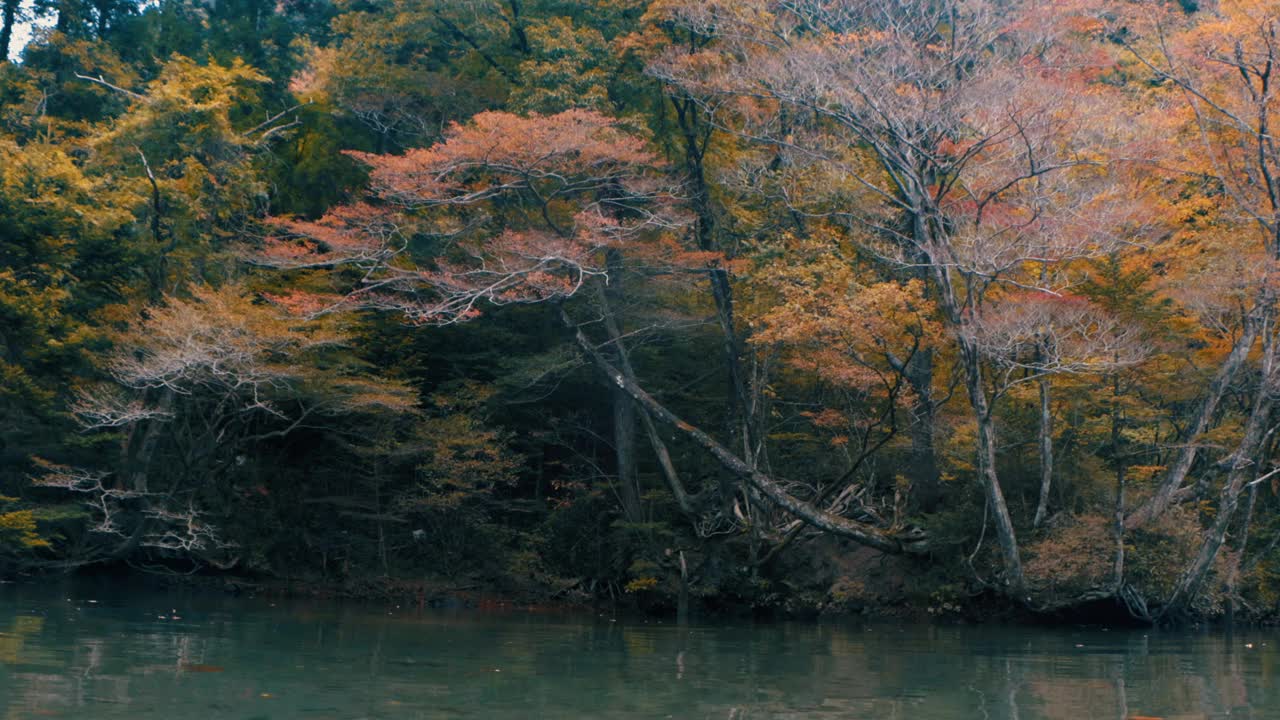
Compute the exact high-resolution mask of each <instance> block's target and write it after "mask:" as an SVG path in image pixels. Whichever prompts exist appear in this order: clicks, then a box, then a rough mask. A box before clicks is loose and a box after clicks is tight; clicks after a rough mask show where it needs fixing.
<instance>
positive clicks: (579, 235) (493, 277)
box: [258, 110, 684, 324]
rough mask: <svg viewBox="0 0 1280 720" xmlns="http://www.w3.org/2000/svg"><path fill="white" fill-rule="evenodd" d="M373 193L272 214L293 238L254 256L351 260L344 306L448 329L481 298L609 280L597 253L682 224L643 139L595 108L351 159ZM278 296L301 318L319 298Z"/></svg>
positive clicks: (303, 262) (495, 116)
mask: <svg viewBox="0 0 1280 720" xmlns="http://www.w3.org/2000/svg"><path fill="white" fill-rule="evenodd" d="M351 154H352V155H353V156H354V157H357V158H358V159H360V160H361V161H363V162H365V163H366V164H368V165H369V166H370V168H371V173H370V183H371V189H372V191H373V194H374V196H375V197H374V199H373V200H371V201H369V202H366V203H356V204H352V205H348V206H344V207H340V208H337V209H335V210H333V211H332V212H330V213H329V214H328V215H326V216H325V217H323V218H321V219H320V220H318V221H314V222H305V221H295V220H278V221H277V225H278V226H280V227H281V228H283V229H285V230H287V231H288V232H289V233H291V234H292V235H293V236H294V237H293V238H287V239H281V238H276V239H273V240H270V241H269V242H268V243H267V248H266V250H265V252H264V253H263V254H262V255H261V256H260V257H259V258H258V260H259V262H261V263H263V264H269V265H274V266H277V267H286V268H303V267H336V266H342V265H354V266H357V267H359V268H361V269H362V271H363V277H362V278H361V279H360V281H359V284H358V285H356V286H355V287H352V288H351V290H350V292H349V294H348V296H347V299H346V302H345V303H344V305H345V306H346V307H361V308H373V309H382V310H394V311H398V312H401V313H404V314H405V315H406V316H407V317H408V318H409V319H410V320H411V321H412V322H415V323H421V324H450V323H454V322H460V321H465V320H469V319H472V318H474V317H476V316H477V315H478V314H479V313H480V312H481V308H482V307H483V305H485V304H490V305H506V304H512V303H534V302H541V301H544V300H549V299H552V298H565V297H570V296H572V295H574V294H575V293H576V292H578V290H580V289H581V288H582V286H583V284H584V283H585V282H586V281H587V280H588V279H590V278H592V277H595V276H602V275H603V274H604V267H603V258H602V252H601V251H602V250H604V249H605V248H614V247H622V246H626V245H629V244H632V243H633V242H635V241H637V240H639V239H641V238H645V239H656V238H661V236H662V234H663V233H665V232H667V231H670V230H675V229H678V228H679V227H680V226H681V225H682V224H683V222H684V220H683V219H682V218H680V217H679V216H678V215H676V214H675V213H673V212H671V211H670V206H671V205H672V200H673V195H672V193H670V192H669V191H667V190H666V189H665V188H663V187H662V186H661V184H660V183H659V182H658V180H657V179H656V177H655V176H654V175H653V169H654V167H655V166H656V165H657V163H656V160H655V158H654V157H653V156H652V155H651V154H650V153H649V152H648V151H647V150H645V147H644V141H643V140H642V139H641V138H639V137H636V136H635V135H633V134H631V133H629V132H627V131H625V130H624V129H623V128H622V127H621V126H620V125H619V123H617V122H616V121H614V120H612V119H610V118H608V117H605V116H604V115H601V114H600V113H597V112H594V111H590V110H569V111H566V112H562V113H559V114H556V115H537V114H530V115H528V116H519V115H513V114H511V113H503V112H485V113H480V114H479V115H476V116H475V117H474V118H472V119H471V121H469V122H467V123H465V124H454V125H453V126H451V127H450V128H449V130H448V131H447V132H446V133H445V139H444V140H443V141H442V142H440V143H437V144H436V145H434V146H432V147H430V148H426V149H419V150H410V151H409V152H407V153H405V154H404V155H395V156H392V155H371V154H365V153H351ZM279 302H281V303H283V304H286V305H290V306H293V307H294V308H295V309H298V310H300V311H303V312H306V311H308V310H312V311H314V298H313V297H308V296H298V297H295V298H285V299H282V300H279Z"/></svg>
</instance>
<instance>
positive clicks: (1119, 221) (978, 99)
mask: <svg viewBox="0 0 1280 720" xmlns="http://www.w3.org/2000/svg"><path fill="white" fill-rule="evenodd" d="M1013 11H1014V9H1013V8H1007V9H1006V12H1009V13H1012V12H1013ZM672 17H673V19H674V20H675V21H676V22H680V23H683V24H685V25H687V26H689V27H692V28H696V29H698V30H699V31H701V32H704V33H707V34H710V35H713V36H714V37H716V38H717V40H718V41H719V43H718V44H717V46H715V47H713V48H711V49H709V50H707V51H705V52H703V53H698V54H695V55H693V56H689V57H683V56H680V57H675V58H672V59H671V60H670V61H668V62H665V63H662V64H659V65H657V66H656V67H655V72H657V73H659V75H660V76H662V77H665V78H668V79H669V80H670V81H671V82H674V83H678V84H680V85H682V86H683V87H685V88H686V89H687V90H688V91H689V92H690V93H691V94H693V95H695V96H698V97H701V98H704V102H705V103H707V105H708V106H709V107H717V108H722V109H723V112H722V114H723V115H724V119H723V120H722V121H721V122H723V123H724V124H726V125H727V126H730V127H735V128H736V129H737V131H738V132H740V133H742V134H744V135H745V136H748V137H753V138H758V139H762V140H763V141H765V142H767V143H770V144H772V145H774V146H775V147H776V148H777V149H778V153H779V156H780V157H781V158H784V161H785V162H792V163H805V164H823V163H831V164H833V165H834V166H835V168H837V169H838V171H839V172H840V173H842V174H843V176H844V177H846V178H848V181H847V184H849V185H851V186H853V187H854V188H856V189H857V191H858V192H859V193H866V194H867V195H870V196H872V197H873V198H874V199H875V202H874V203H873V204H871V205H870V206H869V207H865V208H864V207H853V206H845V207H842V208H840V209H839V210H836V211H833V213H834V214H836V215H837V216H839V217H843V218H847V219H849V220H850V221H853V222H856V223H859V224H860V225H861V226H862V227H864V228H866V229H867V230H869V231H870V235H869V237H868V240H869V241H870V242H868V248H869V250H870V251H872V252H875V253H877V254H879V255H880V256H882V257H884V258H886V259H887V260H890V261H892V262H895V263H900V264H902V265H904V266H906V267H917V268H920V270H921V272H922V273H924V274H925V275H926V277H927V279H928V280H929V282H930V286H931V292H932V293H933V294H932V295H931V298H932V299H933V300H934V301H935V302H936V303H937V305H938V307H939V310H940V314H941V317H942V320H943V322H944V323H945V325H946V327H947V328H948V331H949V333H950V334H951V336H952V338H953V341H954V343H955V349H956V352H957V355H958V357H959V360H960V363H961V365H962V367H963V369H964V374H965V386H966V389H967V391H968V396H969V400H970V404H971V407H972V412H973V416H974V418H975V421H976V423H977V428H978V438H977V439H978V443H977V444H978V447H977V470H976V474H977V477H978V481H979V483H980V484H981V486H982V487H983V488H984V490H985V493H986V496H987V503H988V507H989V508H990V511H991V514H992V517H993V519H994V523H995V527H996V535H997V539H998V540H999V543H1000V547H1001V549H1002V555H1003V559H1004V582H1005V584H1006V585H1007V587H1008V588H1009V589H1010V591H1011V592H1013V593H1014V594H1015V595H1017V594H1020V590H1021V586H1022V584H1023V581H1022V570H1021V559H1020V556H1019V552H1018V543H1017V539H1016V536H1015V533H1014V525H1013V520H1012V517H1011V516H1010V514H1009V511H1008V509H1007V507H1006V503H1005V499H1004V493H1003V491H1002V489H1001V486H1000V482H999V479H998V477H997V474H996V449H997V438H996V433H995V425H994V417H993V414H992V398H991V397H990V396H989V395H988V391H987V389H986V387H985V382H986V381H985V378H984V369H983V355H982V352H981V348H980V341H979V339H978V333H977V320H978V318H979V317H980V315H981V314H982V313H983V312H984V309H983V308H984V305H986V304H989V303H990V302H994V301H995V299H996V297H997V296H994V295H990V294H989V293H990V291H991V290H992V289H993V288H999V287H1000V286H1002V285H1005V286H1007V285H1014V286H1027V287H1039V288H1041V289H1043V290H1045V291H1048V292H1053V293H1056V292H1058V291H1059V288H1060V285H1061V283H1062V281H1063V275H1062V274H1061V268H1062V267H1063V266H1065V265H1066V264H1068V263H1070V262H1071V261H1073V260H1076V259H1079V258H1082V257H1087V256H1089V255H1092V254H1095V253H1097V252H1099V251H1100V250H1101V249H1103V248H1105V247H1107V246H1109V245H1110V244H1111V243H1113V242H1115V238H1116V235H1117V234H1118V231H1119V229H1120V228H1122V227H1123V226H1124V225H1125V222H1126V220H1131V219H1132V217H1133V216H1132V212H1133V210H1134V207H1133V205H1132V204H1131V203H1130V197H1129V196H1127V194H1126V192H1125V191H1124V190H1123V189H1121V188H1120V187H1118V185H1117V182H1116V179H1115V178H1114V177H1113V176H1112V175H1111V174H1110V173H1109V172H1107V171H1104V170H1103V167H1102V163H1101V159H1102V156H1101V155H1100V154H1099V153H1100V151H1101V150H1102V149H1103V148H1105V147H1106V145H1107V144H1108V141H1107V138H1106V136H1105V133H1106V131H1107V129H1108V127H1109V126H1108V125H1107V124H1105V123H1102V124H1099V123H1097V122H1096V120H1093V119H1091V120H1090V121H1089V123H1087V124H1086V123H1085V122H1084V120H1083V118H1084V117H1085V115H1086V108H1088V109H1089V110H1090V111H1092V114H1093V115H1095V116H1097V115H1104V113H1102V112H1101V110H1102V108H1101V106H1100V104H1099V103H1100V102H1102V99H1101V97H1099V96H1098V95H1096V94H1094V95H1084V96H1082V95H1080V94H1079V93H1078V92H1077V93H1076V94H1075V95H1074V97H1075V98H1076V99H1075V100H1074V101H1069V100H1068V98H1071V97H1073V95H1072V93H1071V92H1070V91H1069V90H1068V88H1069V87H1071V81H1072V80H1073V78H1071V77H1069V76H1065V75H1064V74H1063V73H1060V72H1058V71H1057V70H1056V69H1055V67H1054V66H1053V64H1052V63H1051V62H1047V61H1046V58H1052V52H1051V51H1048V52H1047V51H1045V47H1046V46H1048V47H1050V48H1052V45H1051V44H1050V41H1051V40H1052V38H1045V37H1042V36H1040V35H1032V34H1029V33H1025V32H1019V29H1020V26H1019V25H1018V24H1017V23H1016V22H1011V20H1010V18H1008V17H1006V16H1004V15H1002V14H1000V13H997V12H996V11H995V8H994V6H992V5H989V4H987V3H981V2H945V3H925V2H921V3H914V2H908V3H895V4H894V5H892V6H885V5H883V4H880V3H862V2H852V3H842V4H840V5H839V6H825V5H790V4H787V5H779V6H773V5H768V4H764V3H760V4H756V5H752V6H750V7H742V6H735V7H732V8H731V7H728V6H722V5H720V4H717V3H697V4H688V5H683V6H677V7H676V8H674V10H673V16H672ZM1038 29H1039V28H1037V30H1038ZM807 118H812V121H810V120H808V119H807ZM850 148H853V149H854V151H853V152H852V153H851V152H850ZM1109 169H1110V168H1109ZM1035 266H1042V267H1044V266H1047V267H1048V268H1050V271H1049V272H1047V273H1043V274H1041V276H1040V277H1037V276H1036V275H1029V273H1028V270H1030V269H1031V268H1032V267H1035Z"/></svg>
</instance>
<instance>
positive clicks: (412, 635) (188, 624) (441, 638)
mask: <svg viewBox="0 0 1280 720" xmlns="http://www.w3.org/2000/svg"><path fill="white" fill-rule="evenodd" d="M82 591H83V588H82V589H80V590H73V591H64V592H60V593H58V594H57V595H54V594H51V593H50V592H49V591H45V590H40V589H37V588H31V587H15V586H4V587H2V588H0V709H3V711H4V717H7V718H40V717H66V718H179V717H190V718H197V717H199V718H238V719H241V720H243V719H244V718H253V717H256V718H313V719H321V718H332V719H337V718H432V719H434V718H717V719H720V720H724V719H729V720H758V719H763V718H770V719H784V718H786V719H790V718H806V719H812V718H816V719H823V718H860V719H861V718H875V719H878V718H904V719H906V718H910V719H911V720H929V719H933V718H936V719H939V720H954V719H957V718H966V719H968V718H993V719H997V718H1008V719H1011V720H1034V719H1039V718H1045V719H1050V720H1059V719H1061V720H1068V719H1070V720H1077V719H1079V718H1089V719H1090V720H1095V719H1096V720H1102V719H1105V718H1119V719H1124V718H1130V717H1134V716H1148V717H1160V718H1168V719H1172V718H1225V717H1232V718H1237V717H1244V718H1275V717H1280V693H1277V691H1276V689H1275V687H1274V682H1273V678H1274V677H1275V673H1274V672H1273V671H1274V670H1275V669H1276V668H1275V667H1274V665H1275V662H1276V647H1277V643H1278V642H1280V638H1278V637H1277V636H1275V635H1273V634H1271V633H1269V632H1264V631H1248V632H1237V633H1235V634H1225V633H1158V632H1144V631H1112V632H1104V631H1102V630H1089V631H1085V630H1059V631H1046V630H1038V629H1028V628H994V627H983V628H973V627H935V626H895V625H873V626H851V625H840V624H820V625H811V624H778V625H756V626H750V625H726V626H710V625H708V626H694V627H691V628H678V627H674V626H672V625H669V624H659V623H653V622H651V623H647V624H645V623H635V622H621V621H619V622H613V621H611V619H609V618H603V617H593V618H569V617H554V616H544V615H537V614H528V613H509V614H500V615H494V614H481V613H466V612H463V613H455V614H435V613H425V614H420V613H414V612H409V611H407V610H406V611H403V612H402V611H396V610H393V611H392V612H391V613H389V614H388V613H386V612H383V611H371V610H368V609H363V608H342V607H336V606H322V605H307V604H293V605H289V606H284V605H281V606H279V607H273V606H271V605H270V604H269V603H265V602H256V601H246V600H226V599H223V598H212V599H210V598H198V597H178V596H167V595H157V594H149V593H134V594H116V595H114V596H103V595H102V593H100V592H96V593H91V594H85V593H84V592H82ZM90 600H96V601H97V602H90Z"/></svg>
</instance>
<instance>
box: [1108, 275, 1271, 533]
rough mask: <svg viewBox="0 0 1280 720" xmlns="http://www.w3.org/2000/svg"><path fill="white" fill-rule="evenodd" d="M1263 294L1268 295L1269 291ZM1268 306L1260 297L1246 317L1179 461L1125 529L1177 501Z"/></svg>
mask: <svg viewBox="0 0 1280 720" xmlns="http://www.w3.org/2000/svg"><path fill="white" fill-rule="evenodd" d="M1263 292H1264V293H1265V292H1266V291H1263ZM1267 304H1268V302H1267V300H1266V298H1265V296H1262V295H1260V296H1259V299H1258V304H1257V305H1256V306H1255V307H1254V309H1253V311H1251V312H1250V313H1249V314H1248V315H1246V316H1245V319H1244V327H1243V328H1242V329H1241V332H1240V337H1238V338H1236V342H1235V344H1234V345H1233V346H1232V348H1231V352H1230V353H1229V354H1228V355H1227V359H1226V360H1225V361H1223V363H1222V365H1221V366H1220V367H1219V368H1218V372H1217V373H1215V374H1214V376H1213V380H1212V381H1210V383H1209V387H1208V388H1207V389H1206V390H1205V394H1204V397H1202V398H1201V399H1200V405H1199V407H1197V408H1196V414H1195V417H1194V418H1193V419H1192V421H1191V424H1190V425H1188V426H1187V428H1186V430H1185V431H1184V432H1183V434H1182V438H1181V449H1180V450H1179V451H1178V455H1177V458H1176V459H1175V460H1174V461H1173V464H1172V465H1170V466H1169V469H1168V471H1167V472H1166V473H1165V476H1164V478H1163V479H1161V481H1160V485H1159V486H1157V487H1156V491H1155V493H1154V494H1152V495H1151V497H1150V498H1148V499H1147V501H1146V502H1144V503H1142V504H1141V505H1139V506H1138V508H1137V509H1135V510H1134V511H1133V512H1132V513H1130V514H1129V516H1128V517H1127V518H1125V527H1127V528H1128V529H1130V530H1133V529H1135V528H1138V527H1141V526H1142V525H1144V524H1146V523H1148V522H1150V521H1151V520H1154V519H1155V518H1157V517H1159V516H1160V514H1161V513H1163V512H1164V511H1165V509H1166V508H1168V507H1169V505H1171V504H1173V503H1174V502H1175V500H1176V499H1177V495H1178V494H1179V491H1180V490H1181V489H1182V484H1183V482H1185V481H1186V479H1187V475H1188V474H1189V473H1190V472H1191V466H1192V465H1193V464H1195V460H1196V455H1197V452H1198V451H1199V449H1200V448H1199V445H1198V443H1199V438H1200V436H1201V435H1202V434H1204V432H1205V431H1206V430H1208V429H1209V423H1210V422H1211V421H1212V420H1213V415H1214V412H1215V411H1216V410H1217V409H1218V403H1219V402H1220V401H1221V400H1222V396H1223V394H1224V393H1225V392H1226V390H1227V387H1228V386H1229V385H1230V384H1231V381H1232V380H1234V379H1235V376H1236V374H1237V373H1238V372H1239V371H1240V368H1241V367H1242V366H1243V365H1244V362H1245V359H1246V358H1247V357H1248V355H1249V351H1250V350H1252V349H1253V344H1254V342H1255V341H1256V340H1257V339H1258V334H1259V332H1260V330H1261V325H1262V316H1263V315H1264V314H1265V313H1266V310H1265V308H1266V306H1267Z"/></svg>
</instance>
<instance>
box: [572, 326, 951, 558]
mask: <svg viewBox="0 0 1280 720" xmlns="http://www.w3.org/2000/svg"><path fill="white" fill-rule="evenodd" d="M560 318H561V321H562V322H563V323H564V325H565V327H566V328H567V329H569V331H570V332H572V333H573V335H574V339H575V341H576V342H577V343H578V346H579V347H580V348H581V349H582V351H583V352H584V353H585V354H586V355H587V357H588V358H590V359H591V361H592V362H593V363H595V365H596V367H597V368H599V369H600V371H601V372H602V373H604V375H605V376H606V377H608V378H609V381H610V382H611V383H613V384H614V385H616V386H618V387H619V388H622V389H623V390H625V391H626V392H627V393H628V394H629V395H631V397H632V398H634V399H635V401H636V402H637V403H639V404H640V406H641V407H642V408H644V409H645V410H646V411H648V413H649V414H650V415H651V416H652V417H653V418H654V419H656V420H661V421H662V422H664V423H667V424H669V425H671V426H673V427H674V428H676V429H677V430H679V431H680V432H682V433H684V434H685V435H686V436H687V437H688V438H689V439H690V440H692V441H693V442H694V443H696V444H697V445H699V446H700V447H702V448H703V449H704V450H706V451H707V452H709V453H710V454H711V456H712V457H714V458H715V459H716V460H717V461H718V462H719V463H720V464H721V466H722V467H724V468H725V469H726V470H728V471H729V472H731V473H733V474H734V475H737V476H738V477H741V478H744V479H745V480H746V481H747V482H748V483H749V484H750V485H751V487H752V488H754V489H755V490H756V491H757V492H759V493H760V494H761V495H762V496H764V497H765V498H767V499H768V500H769V502H771V503H772V504H774V505H776V506H777V507H779V508H781V509H783V510H785V511H786V512H789V513H791V514H792V515H794V516H795V517H797V518H799V519H801V520H803V521H804V522H806V523H808V524H810V525H812V526H814V527H815V528H818V529H819V530H823V531H826V532H829V533H831V534H833V535H838V536H840V537H845V538H849V539H851V540H853V541H855V542H857V543H860V544H862V545H866V546H868V547H873V548H876V549H878V550H881V551H883V552H886V553H899V554H901V553H911V554H922V553H928V552H929V549H930V546H929V542H928V540H927V538H925V537H923V536H919V535H904V534H899V533H894V532H890V531H887V530H883V529H881V528H878V527H874V526H871V525H865V524H863V523H859V522H856V521H853V520H850V519H848V518H844V517H840V516H839V515H834V514H832V513H829V512H825V511H823V510H821V509H819V508H816V507H813V506H812V505H810V504H809V503H806V502H805V501H803V500H801V499H799V498H797V497H795V496H793V495H791V494H790V493H788V492H787V491H786V489H785V488H784V487H783V485H782V483H780V482H778V481H777V480H776V479H774V478H773V477H771V476H769V475H768V474H766V473H764V472H763V471H761V470H760V469H759V468H757V467H753V466H752V465H750V464H748V463H747V462H746V461H744V460H743V459H742V458H740V457H738V456H737V455H735V454H734V453H733V452H732V451H731V450H729V449H728V448H726V447H725V446H724V445H721V444H720V443H719V442H717V441H716V440H715V438H713V437H711V436H710V435H708V434H707V433H706V432H705V431H703V430H700V429H699V428H697V427H695V426H693V425H690V424H689V423H687V422H685V421H684V420H683V419H681V418H680V417H679V416H678V415H676V414H675V413H673V412H671V410H669V409H667V407H666V406H665V405H663V404H662V403H660V402H658V401H657V400H656V399H654V397H653V396H652V395H650V394H649V393H647V392H645V390H644V388H642V387H640V385H639V384H638V383H637V382H636V380H635V377H634V376H632V375H630V374H628V373H626V372H624V371H622V370H619V369H618V368H616V367H614V366H613V364H612V363H610V362H609V360H608V358H606V357H605V356H604V354H603V353H602V352H600V349H599V348H597V347H596V346H595V345H593V344H592V343H591V341H590V340H588V339H587V336H586V335H585V334H584V333H583V332H582V328H580V327H578V326H577V325H576V324H575V323H574V322H573V320H572V319H571V318H570V317H569V315H568V313H566V312H565V311H564V309H563V308H561V309H560Z"/></svg>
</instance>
